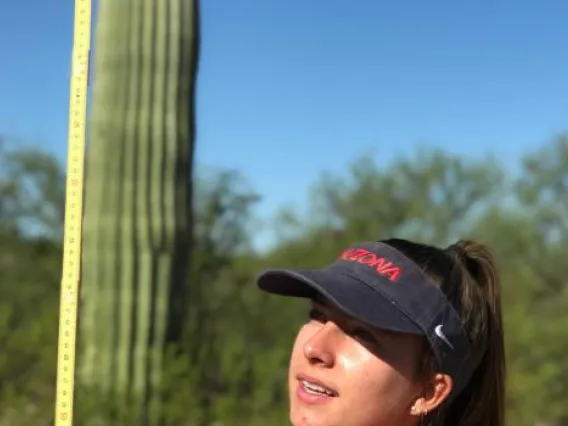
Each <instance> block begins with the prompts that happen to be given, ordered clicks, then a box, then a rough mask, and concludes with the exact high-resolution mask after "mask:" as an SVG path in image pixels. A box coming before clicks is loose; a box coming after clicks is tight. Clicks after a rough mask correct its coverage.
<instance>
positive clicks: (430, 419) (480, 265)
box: [258, 239, 505, 426]
mask: <svg viewBox="0 0 568 426" xmlns="http://www.w3.org/2000/svg"><path fill="white" fill-rule="evenodd" d="M258 285H259V287H260V288H261V289H263V290H265V291H267V292H270V293H274V294H281V295H287V296H295V297H305V298H310V299H312V307H311V311H310V316H309V319H308V321H307V322H306V324H305V325H304V326H303V327H302V328H301V329H300V331H299V333H298V335H297V337H296V342H295V344H294V348H293V350H292V355H291V360H290V366H289V375H288V382H289V384H288V385H289V394H290V420H291V422H292V424H293V425H294V426H301V425H305V426H318V425H320V426H414V425H416V426H418V425H431V426H504V399H505V396H504V394H505V350H504V343H503V328H502V319H501V302H500V292H499V282H498V278H497V273H496V271H495V266H494V263H493V260H492V257H491V255H490V253H489V251H488V250H487V248H486V247H485V246H482V245H480V244H478V243H476V242H473V241H459V242H458V243H456V244H454V245H452V246H450V247H448V248H446V249H439V248H437V247H433V246H428V245H423V244H418V243H414V242H410V241H407V240H402V239H389V240H384V241H380V242H363V243H357V244H354V245H352V246H351V247H349V248H347V249H346V250H345V251H344V252H343V253H342V254H341V256H340V257H339V258H338V259H337V260H336V261H335V262H334V263H333V264H331V265H330V266H329V267H327V268H325V269H322V270H269V271H266V272H264V273H263V274H262V275H261V276H260V277H259V281H258Z"/></svg>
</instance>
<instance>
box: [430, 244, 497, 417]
mask: <svg viewBox="0 0 568 426" xmlns="http://www.w3.org/2000/svg"><path fill="white" fill-rule="evenodd" d="M453 247H454V249H452V248H450V249H448V251H449V252H450V256H451V257H453V258H454V261H455V264H456V265H458V269H461V274H460V275H461V285H460V288H461V291H460V292H458V293H461V297H460V299H461V300H460V301H459V303H458V304H459V305H461V306H460V308H461V312H460V314H461V316H462V319H463V322H464V327H465V329H466V330H467V332H468V334H469V336H470V339H471V341H472V346H473V356H474V357H478V358H479V365H478V367H477V369H476V371H475V372H474V374H473V376H472V378H471V380H470V382H469V383H468V385H467V386H466V388H465V389H464V390H463V391H462V392H461V393H460V394H459V395H458V396H457V397H456V399H455V400H454V401H452V403H451V405H450V406H449V407H448V408H447V411H446V413H445V415H444V416H443V417H444V419H443V422H442V423H438V422H434V423H432V425H436V426H438V425H440V426H442V425H443V426H458V425H459V426H504V425H505V375H506V371H505V370H506V368H505V344H504V336H503V318H502V313H501V292H500V282H499V277H498V274H497V271H496V267H495V262H494V260H493V257H492V255H491V253H490V251H489V250H488V248H487V247H486V246H484V245H482V244H479V243H476V242H474V241H471V240H462V241H459V242H458V243H457V244H455V245H454V246H453ZM454 285H455V282H454ZM456 296H457V295H456Z"/></svg>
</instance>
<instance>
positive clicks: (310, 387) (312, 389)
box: [302, 380, 333, 396]
mask: <svg viewBox="0 0 568 426" xmlns="http://www.w3.org/2000/svg"><path fill="white" fill-rule="evenodd" d="M302 386H303V387H304V389H306V390H307V391H308V392H309V393H315V394H324V395H328V396H333V392H332V391H330V390H329V389H326V388H324V387H322V386H319V385H316V384H315V383H311V382H307V381H305V380H302Z"/></svg>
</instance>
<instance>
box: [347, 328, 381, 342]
mask: <svg viewBox="0 0 568 426" xmlns="http://www.w3.org/2000/svg"><path fill="white" fill-rule="evenodd" d="M352 334H353V336H354V337H355V338H357V339H360V340H363V341H365V342H366V343H376V342H377V338H376V336H375V335H374V334H373V333H371V332H370V331H369V330H366V329H364V328H357V329H355V330H353V333H352Z"/></svg>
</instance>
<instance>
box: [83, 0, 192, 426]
mask: <svg viewBox="0 0 568 426" xmlns="http://www.w3.org/2000/svg"><path fill="white" fill-rule="evenodd" d="M197 2H198V0H167V1H165V0H99V2H98V5H99V6H98V16H97V27H96V36H95V45H94V75H93V76H94V80H93V97H92V100H93V101H92V113H91V121H90V128H89V134H90V137H89V145H88V152H87V169H86V185H85V215H84V248H83V273H82V284H81V285H82V295H81V311H80V312H81V313H80V335H79V341H80V345H81V346H80V352H79V366H78V367H79V368H78V373H79V380H80V382H82V383H83V384H86V385H89V386H95V387H98V388H99V389H103V390H107V391H109V392H110V391H111V392H112V394H113V395H115V397H116V398H120V399H122V398H123V397H125V398H126V399H124V402H125V403H127V404H128V405H129V406H130V407H135V406H140V407H141V411H140V413H141V414H140V415H141V416H142V417H141V419H142V420H140V422H139V423H138V424H140V425H142V424H151V423H152V422H150V421H149V420H147V419H148V418H149V417H148V416H149V414H148V409H149V408H150V409H152V407H153V406H155V403H156V402H157V401H158V400H159V397H158V395H157V392H156V389H157V388H158V386H159V385H160V377H161V373H162V371H163V354H164V348H165V347H166V345H167V344H168V343H169V342H171V341H176V340H177V339H178V338H179V335H180V327H181V324H182V323H183V316H184V306H185V303H184V302H185V298H184V293H185V288H186V284H187V283H186V278H187V265H188V263H189V259H190V253H189V250H190V247H191V234H192V232H191V224H192V218H191V211H192V209H191V195H192V187H191V183H192V178H191V177H192V176H191V175H192V165H193V152H194V128H195V126H194V97H195V95H194V91H195V81H196V73H197V63H198V51H199V40H198V38H199V37H198V34H199V28H198V21H199V19H198V4H197Z"/></svg>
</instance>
